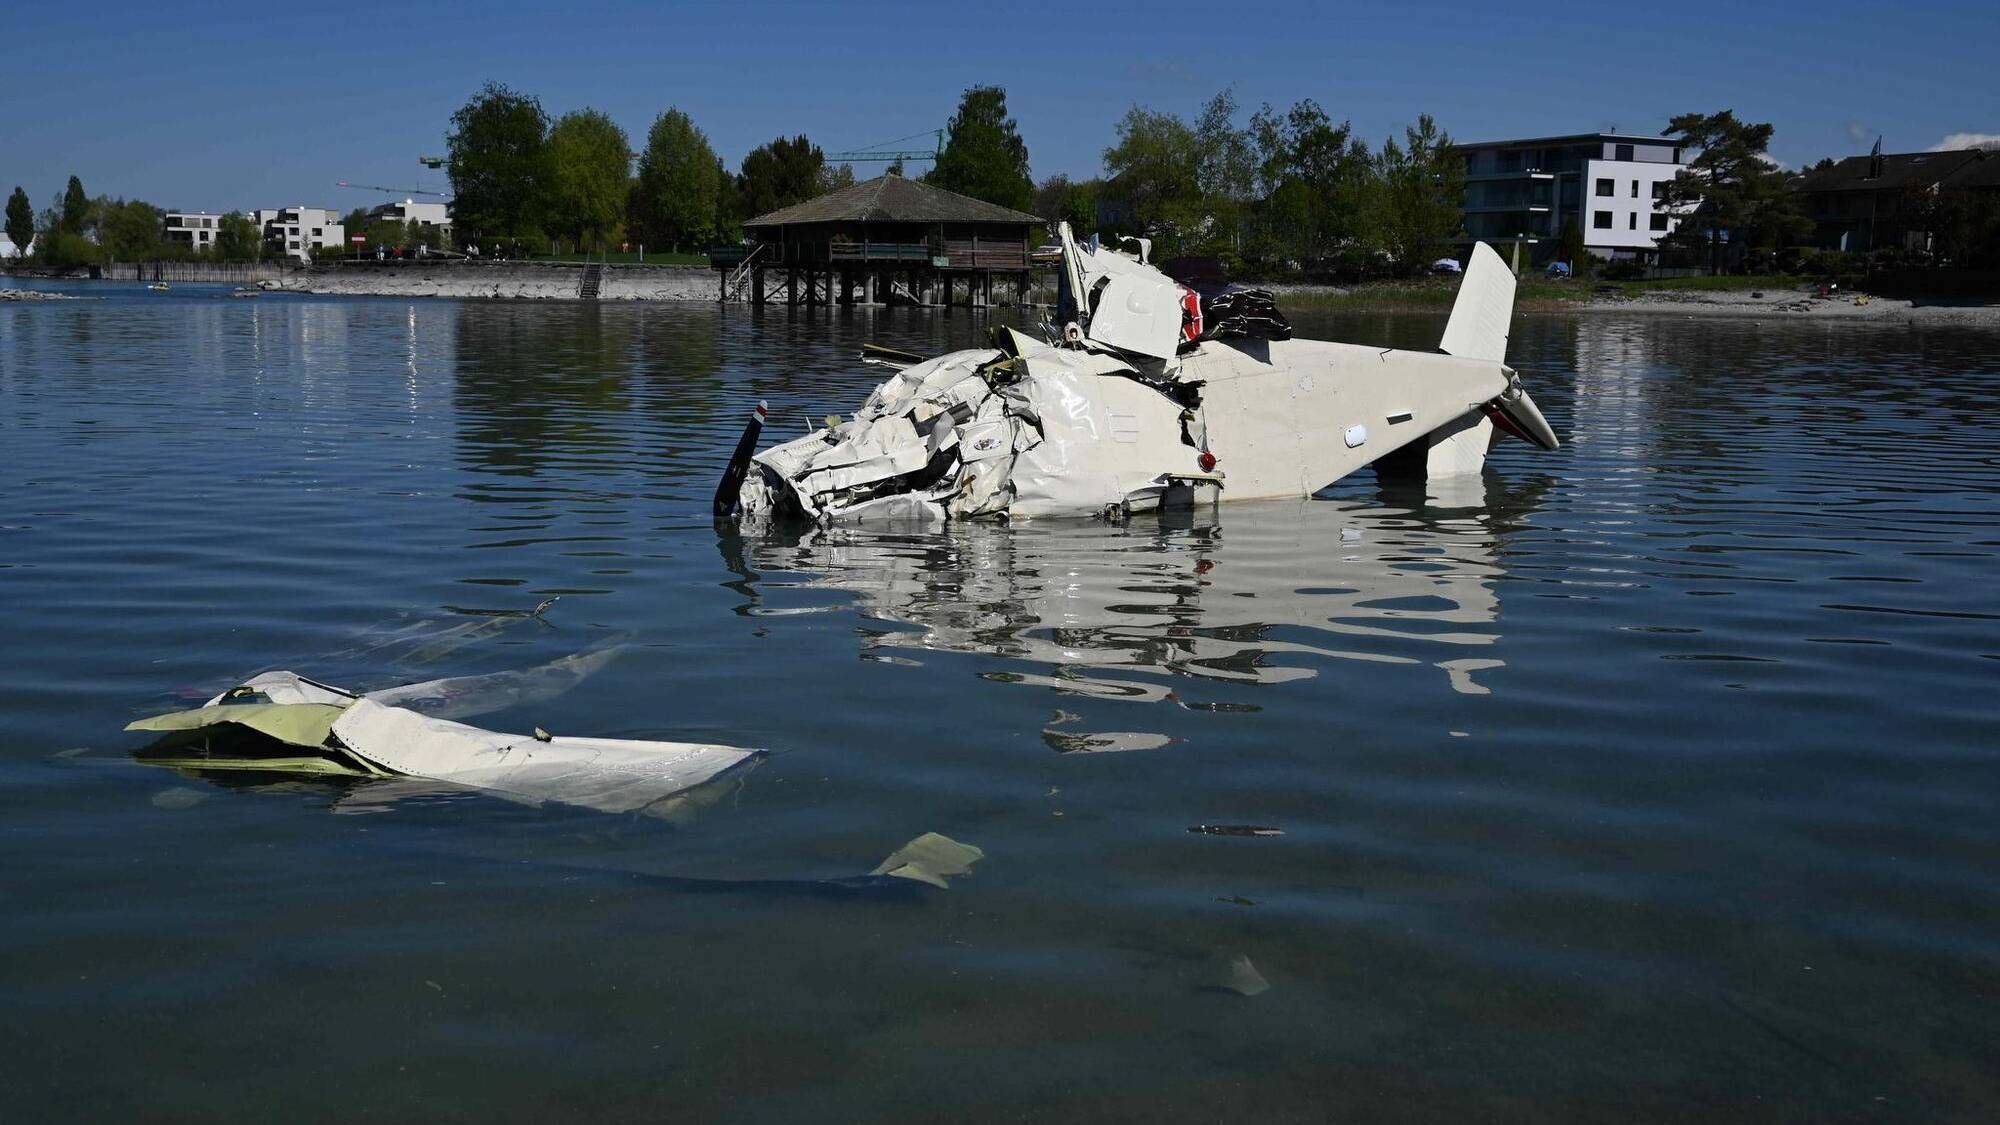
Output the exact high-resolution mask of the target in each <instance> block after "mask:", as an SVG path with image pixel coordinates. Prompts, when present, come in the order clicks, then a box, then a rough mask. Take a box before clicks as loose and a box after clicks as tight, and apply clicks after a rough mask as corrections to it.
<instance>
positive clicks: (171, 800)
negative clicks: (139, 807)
mask: <svg viewBox="0 0 2000 1125" xmlns="http://www.w3.org/2000/svg"><path fill="white" fill-rule="evenodd" d="M206 800H208V794H206V793H204V792H202V791H201V790H199V789H189V788H188V787H187V786H185V785H177V786H175V787H174V788H172V789H162V790H160V791H159V792H158V793H155V794H153V807H154V808H156V809H191V808H193V807H195V806H196V805H199V804H201V803H202V802H203V801H206Z"/></svg>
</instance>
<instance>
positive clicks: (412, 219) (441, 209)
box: [368, 199, 451, 245]
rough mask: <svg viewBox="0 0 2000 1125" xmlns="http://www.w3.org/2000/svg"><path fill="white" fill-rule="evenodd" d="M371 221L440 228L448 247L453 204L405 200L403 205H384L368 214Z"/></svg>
mask: <svg viewBox="0 0 2000 1125" xmlns="http://www.w3.org/2000/svg"><path fill="white" fill-rule="evenodd" d="M368 218H369V219H370V220H371V221H376V220H388V221H389V222H394V223H415V224H417V225H418V226H420V227H438V228H440V229H441V230H442V232H443V237H444V240H445V243H446V244H447V245H449V244H450V242H451V204H449V203H418V202H417V201H416V200H414V199H405V200H403V201H402V202H401V203H384V204H382V205H381V206H380V207H377V208H375V209H374V210H372V211H370V212H368Z"/></svg>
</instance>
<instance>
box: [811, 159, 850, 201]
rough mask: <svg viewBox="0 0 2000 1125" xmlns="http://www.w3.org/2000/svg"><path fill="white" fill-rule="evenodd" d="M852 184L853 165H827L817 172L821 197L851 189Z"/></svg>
mask: <svg viewBox="0 0 2000 1125" xmlns="http://www.w3.org/2000/svg"><path fill="white" fill-rule="evenodd" d="M854 183H855V180H854V165H852V164H828V165H825V166H823V167H822V168H820V170H819V192H820V194H821V195H825V194H827V193H828V192H833V191H839V190H840V189H841V188H850V187H853V186H854Z"/></svg>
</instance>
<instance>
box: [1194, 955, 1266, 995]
mask: <svg viewBox="0 0 2000 1125" xmlns="http://www.w3.org/2000/svg"><path fill="white" fill-rule="evenodd" d="M1201 987H1202V989H1203V990H1204V991H1208V992H1234V993H1235V994H1236V995H1238V996H1260V995H1262V994H1264V993H1266V992H1269V991H1271V982H1270V981H1268V980H1265V979H1264V974H1262V973H1260V972H1258V971H1257V966H1255V965H1253V964H1251V963H1250V958H1248V957H1246V956H1244V955H1243V954H1241V953H1218V954H1216V955H1215V957H1214V958H1212V959H1211V960H1210V961H1209V963H1208V966H1207V967H1206V969H1204V971H1203V972H1202V983H1201Z"/></svg>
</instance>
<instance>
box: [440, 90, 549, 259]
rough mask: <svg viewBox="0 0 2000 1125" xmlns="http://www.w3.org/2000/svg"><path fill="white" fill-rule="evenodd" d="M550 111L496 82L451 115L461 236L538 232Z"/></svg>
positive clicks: (455, 206) (450, 144)
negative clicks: (543, 110) (545, 110)
mask: <svg viewBox="0 0 2000 1125" xmlns="http://www.w3.org/2000/svg"><path fill="white" fill-rule="evenodd" d="M548 132H549V118H548V114H546V113H544V112H542V103H541V102H540V101H539V100H537V99H535V98H532V97H529V96H528V95H526V94H520V93H516V92H515V91H513V90H511V89H509V88H507V87H506V86H504V85H501V84H499V83H497V82H488V83H487V84H486V85H485V86H484V87H481V89H480V91H479V92H478V93H477V94H474V95H473V96H472V100H470V101H468V102H466V103H465V104H464V105H462V106H460V107H459V108H458V112H456V113H454V114H452V115H451V134H450V136H449V138H448V140H447V142H446V143H447V146H448V148H449V150H450V153H451V188H452V193H453V195H454V196H455V197H456V198H455V200H454V202H453V208H452V213H453V219H454V222H455V224H456V226H457V229H458V230H459V231H460V232H461V235H462V237H464V238H467V239H470V240H478V239H481V238H518V237H522V236H525V235H539V233H540V220H541V218H542V214H543V209H544V205H545V200H546V194H547V187H548V179H549V168H548V163H549V161H548Z"/></svg>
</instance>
